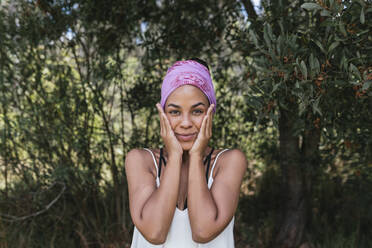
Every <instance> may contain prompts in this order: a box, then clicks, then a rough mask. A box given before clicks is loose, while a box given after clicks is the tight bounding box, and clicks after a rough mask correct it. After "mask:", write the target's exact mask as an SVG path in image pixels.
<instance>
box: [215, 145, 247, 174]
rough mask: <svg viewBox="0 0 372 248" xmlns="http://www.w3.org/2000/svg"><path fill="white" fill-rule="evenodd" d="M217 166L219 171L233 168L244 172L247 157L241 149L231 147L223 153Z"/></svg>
mask: <svg viewBox="0 0 372 248" xmlns="http://www.w3.org/2000/svg"><path fill="white" fill-rule="evenodd" d="M216 167H218V171H220V170H223V171H226V170H233V171H236V172H242V173H244V171H245V170H246V168H247V159H246V156H245V154H244V153H243V152H242V151H241V150H239V149H230V150H227V151H225V152H223V153H222V154H221V156H220V157H219V159H218V161H217V164H216Z"/></svg>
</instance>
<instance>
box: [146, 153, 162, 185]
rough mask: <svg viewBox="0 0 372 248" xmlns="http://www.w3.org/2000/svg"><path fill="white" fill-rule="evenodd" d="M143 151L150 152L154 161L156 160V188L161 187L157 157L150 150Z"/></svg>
mask: <svg viewBox="0 0 372 248" xmlns="http://www.w3.org/2000/svg"><path fill="white" fill-rule="evenodd" d="M143 149H145V150H146V151H148V152H149V153H150V154H151V156H152V159H153V160H154V165H155V169H156V186H157V187H159V186H160V179H159V168H158V163H156V159H155V155H154V153H153V152H152V151H151V150H150V149H148V148H143Z"/></svg>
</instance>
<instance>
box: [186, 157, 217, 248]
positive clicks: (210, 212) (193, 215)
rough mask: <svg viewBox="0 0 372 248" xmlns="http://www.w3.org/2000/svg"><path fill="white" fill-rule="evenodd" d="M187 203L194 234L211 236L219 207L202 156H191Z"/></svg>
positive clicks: (205, 237) (201, 237)
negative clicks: (207, 180) (209, 184)
mask: <svg viewBox="0 0 372 248" xmlns="http://www.w3.org/2000/svg"><path fill="white" fill-rule="evenodd" d="M187 198H188V200H187V204H188V209H189V210H188V211H189V218H190V224H191V229H192V232H193V235H194V236H195V237H196V238H197V239H201V240H203V239H206V240H205V242H206V241H208V238H210V236H211V233H210V232H209V230H210V227H211V225H212V226H213V225H214V224H215V223H216V221H217V218H218V209H217V206H216V203H215V201H214V199H213V196H212V194H211V192H210V191H209V189H208V182H206V178H205V169H204V165H203V161H202V158H201V157H200V156H197V155H195V156H193V155H191V156H190V168H189V181H188V195H187Z"/></svg>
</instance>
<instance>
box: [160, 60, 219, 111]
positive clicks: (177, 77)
mask: <svg viewBox="0 0 372 248" xmlns="http://www.w3.org/2000/svg"><path fill="white" fill-rule="evenodd" d="M186 84H187V85H193V86H195V87H197V88H199V89H200V90H201V91H202V92H203V93H204V94H205V95H206V97H207V98H208V101H209V104H214V109H213V112H216V106H217V102H216V96H215V94H214V87H213V83H212V78H211V75H210V73H209V71H208V69H207V67H205V66H204V65H202V64H200V63H198V62H196V61H194V60H184V61H177V62H175V63H174V64H173V65H172V66H171V67H170V68H169V69H168V71H167V74H166V75H165V77H164V80H163V84H162V86H161V100H160V104H161V106H162V107H163V109H164V107H165V102H166V101H167V98H168V97H169V95H170V94H171V93H172V92H173V91H174V90H175V89H177V88H178V87H180V86H182V85H186Z"/></svg>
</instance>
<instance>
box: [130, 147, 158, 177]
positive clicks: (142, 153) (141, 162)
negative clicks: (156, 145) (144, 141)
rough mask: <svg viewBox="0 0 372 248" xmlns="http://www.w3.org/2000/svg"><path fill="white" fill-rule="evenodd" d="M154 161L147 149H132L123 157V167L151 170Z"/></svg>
mask: <svg viewBox="0 0 372 248" xmlns="http://www.w3.org/2000/svg"><path fill="white" fill-rule="evenodd" d="M153 164H154V161H153V158H152V155H151V154H150V152H149V151H146V150H145V149H137V148H136V149H132V150H130V151H129V152H128V154H127V156H126V158H125V169H126V171H128V170H146V171H149V172H153V168H154V165H153Z"/></svg>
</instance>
